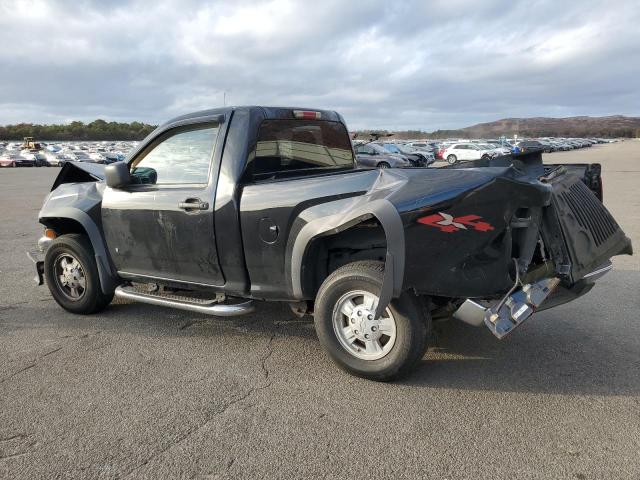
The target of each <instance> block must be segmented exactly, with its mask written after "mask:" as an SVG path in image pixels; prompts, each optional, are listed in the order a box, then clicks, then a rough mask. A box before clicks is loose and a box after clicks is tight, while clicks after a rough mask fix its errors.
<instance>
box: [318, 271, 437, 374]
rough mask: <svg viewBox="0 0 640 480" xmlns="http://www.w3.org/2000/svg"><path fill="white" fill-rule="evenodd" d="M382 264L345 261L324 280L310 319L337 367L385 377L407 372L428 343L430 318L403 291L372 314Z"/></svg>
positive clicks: (377, 294)
mask: <svg viewBox="0 0 640 480" xmlns="http://www.w3.org/2000/svg"><path fill="white" fill-rule="evenodd" d="M383 273H384V266H383V264H382V263H381V262H373V261H361V262H354V263H350V264H348V265H345V266H343V267H341V268H339V269H338V270H336V271H335V272H333V273H332V274H331V275H329V277H327V279H326V280H325V281H324V282H323V284H322V286H321V287H320V290H319V291H318V295H317V297H316V304H315V314H314V322H315V327H316V332H317V334H318V338H319V340H320V343H321V344H322V346H323V347H324V349H325V350H326V352H327V353H328V354H329V356H330V357H331V358H332V360H333V361H334V362H336V363H337V364H338V366H339V367H341V368H342V369H344V370H346V371H347V372H349V373H352V374H354V375H357V376H359V377H363V378H368V379H371V380H377V381H388V380H393V379H396V378H399V377H402V376H404V375H406V374H407V373H409V372H410V371H411V369H412V368H413V366H414V365H415V364H416V362H418V361H419V360H420V359H421V358H422V356H423V354H424V352H425V350H426V347H427V332H428V326H429V325H430V318H428V317H427V318H425V317H424V316H423V312H422V309H421V307H420V304H419V302H418V301H417V299H416V298H415V297H414V296H412V295H410V294H408V293H403V294H402V295H401V296H400V298H398V299H394V300H392V302H391V304H390V305H389V306H388V307H387V308H386V309H385V311H384V312H383V314H382V315H381V316H380V318H378V319H376V318H374V317H375V310H376V307H377V305H378V300H379V294H380V289H381V287H382V277H383Z"/></svg>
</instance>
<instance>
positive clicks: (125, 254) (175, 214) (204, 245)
mask: <svg viewBox="0 0 640 480" xmlns="http://www.w3.org/2000/svg"><path fill="white" fill-rule="evenodd" d="M218 132H219V125H217V124H215V123H206V124H197V125H189V126H186V127H177V128H173V129H170V130H168V131H167V132H165V133H163V134H161V135H160V136H159V137H158V138H157V139H155V140H154V141H152V142H151V143H150V144H149V145H148V146H147V147H146V148H145V149H143V150H142V151H141V152H140V153H139V154H138V155H136V157H134V158H133V159H132V160H131V162H130V164H129V167H130V171H131V177H132V183H131V184H130V185H127V186H124V187H121V188H117V189H115V188H110V187H106V188H105V191H104V196H103V201H102V225H103V229H104V236H105V239H106V243H107V248H108V250H109V254H110V255H111V259H112V260H113V263H114V264H115V267H116V269H117V270H118V273H119V274H120V275H121V276H122V277H124V278H143V279H158V280H170V281H175V282H179V283H188V284H199V285H207V286H220V285H223V284H224V278H223V275H222V271H221V269H220V263H219V261H218V252H217V250H216V242H215V231H214V210H213V208H214V206H213V199H214V198H215V178H213V177H214V175H213V172H214V171H217V169H215V168H214V167H215V165H214V164H213V163H214V162H213V158H214V150H215V145H216V142H217V139H218Z"/></svg>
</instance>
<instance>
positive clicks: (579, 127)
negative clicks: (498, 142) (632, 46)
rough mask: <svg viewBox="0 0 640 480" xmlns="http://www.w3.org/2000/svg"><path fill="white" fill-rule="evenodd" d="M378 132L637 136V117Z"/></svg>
mask: <svg viewBox="0 0 640 480" xmlns="http://www.w3.org/2000/svg"><path fill="white" fill-rule="evenodd" d="M369 132H370V130H365V131H361V132H357V133H358V138H366V137H367V134H368V133H369ZM377 132H381V133H392V135H391V136H390V138H397V139H409V138H411V139H415V138H497V137H500V136H501V135H505V136H507V137H513V135H514V134H517V135H518V136H519V137H607V138H615V137H640V117H625V116H623V115H613V116H609V117H566V118H549V117H532V118H504V119H502V120H496V121H494V122H487V123H478V124H477V125H473V126H471V127H465V128H461V129H457V130H436V131H435V132H424V131H419V130H409V131H398V132H384V131H381V130H377Z"/></svg>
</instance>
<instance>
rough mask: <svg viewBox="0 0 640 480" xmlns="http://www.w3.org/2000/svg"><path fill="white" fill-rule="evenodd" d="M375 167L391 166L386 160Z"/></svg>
mask: <svg viewBox="0 0 640 480" xmlns="http://www.w3.org/2000/svg"><path fill="white" fill-rule="evenodd" d="M376 168H391V165H389V164H388V163H387V162H380V163H379V164H377V165H376Z"/></svg>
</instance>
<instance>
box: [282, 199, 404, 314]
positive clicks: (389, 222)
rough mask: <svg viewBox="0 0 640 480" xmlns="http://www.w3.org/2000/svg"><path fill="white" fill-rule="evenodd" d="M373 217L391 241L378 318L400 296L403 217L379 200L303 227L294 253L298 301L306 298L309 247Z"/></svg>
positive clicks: (293, 280) (293, 277)
mask: <svg viewBox="0 0 640 480" xmlns="http://www.w3.org/2000/svg"><path fill="white" fill-rule="evenodd" d="M371 217H375V218H376V219H377V220H378V221H379V222H380V225H382V228H383V229H384V233H385V237H386V241H387V253H386V257H385V269H384V277H383V282H382V289H381V292H380V300H379V302H378V306H377V308H376V318H379V317H380V315H381V314H382V312H384V310H385V308H386V307H387V306H388V305H389V302H390V301H391V299H392V298H397V297H399V296H400V294H401V293H402V283H403V278H404V262H405V245H404V227H403V225H402V219H401V218H400V214H399V213H398V211H397V210H396V208H395V207H394V206H393V204H392V203H391V202H389V201H388V200H386V199H377V200H372V201H369V202H366V203H363V204H362V205H359V206H356V207H355V208H352V209H349V210H348V211H347V212H339V213H334V214H331V215H328V216H325V217H321V218H317V219H315V220H312V221H310V222H309V223H307V224H306V225H305V226H304V227H302V229H301V230H300V232H299V233H298V235H297V236H296V238H295V241H294V244H293V248H292V251H291V264H290V273H291V287H292V293H293V296H294V297H295V298H296V299H299V300H303V299H304V294H303V290H302V267H303V262H304V261H305V260H306V258H305V256H306V254H307V251H308V247H309V245H311V243H312V242H313V240H315V239H317V238H318V237H322V236H326V235H332V234H335V233H339V232H341V231H344V230H346V229H348V228H350V227H352V226H354V225H357V224H358V223H360V222H362V221H363V220H366V219H368V218H371Z"/></svg>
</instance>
